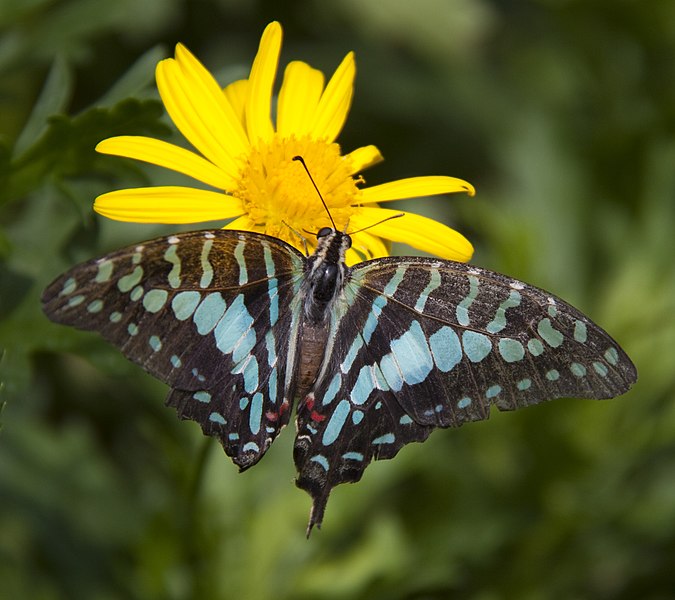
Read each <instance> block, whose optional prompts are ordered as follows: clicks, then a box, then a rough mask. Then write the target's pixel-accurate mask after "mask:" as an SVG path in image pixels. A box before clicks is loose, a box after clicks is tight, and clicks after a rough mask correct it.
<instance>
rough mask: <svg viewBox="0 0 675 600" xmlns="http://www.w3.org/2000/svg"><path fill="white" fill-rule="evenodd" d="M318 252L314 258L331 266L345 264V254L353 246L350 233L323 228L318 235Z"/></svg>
mask: <svg viewBox="0 0 675 600" xmlns="http://www.w3.org/2000/svg"><path fill="white" fill-rule="evenodd" d="M316 240H317V246H316V252H315V253H314V256H318V257H320V258H321V260H322V262H326V263H330V264H340V263H344V260H345V254H346V252H347V250H349V248H351V246H352V238H351V236H350V235H349V234H348V233H345V232H343V231H338V230H337V229H334V228H333V227H322V228H321V229H319V231H318V232H317V233H316Z"/></svg>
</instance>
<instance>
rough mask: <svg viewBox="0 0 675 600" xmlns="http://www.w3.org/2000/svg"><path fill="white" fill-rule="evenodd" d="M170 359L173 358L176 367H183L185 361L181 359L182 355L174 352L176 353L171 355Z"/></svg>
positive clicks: (172, 362) (172, 361)
mask: <svg viewBox="0 0 675 600" xmlns="http://www.w3.org/2000/svg"><path fill="white" fill-rule="evenodd" d="M170 360H171V364H172V365H173V366H174V368H175V369H180V367H181V366H182V364H183V361H182V360H181V359H180V357H179V356H178V355H176V354H174V355H173V356H172V357H171V359H170Z"/></svg>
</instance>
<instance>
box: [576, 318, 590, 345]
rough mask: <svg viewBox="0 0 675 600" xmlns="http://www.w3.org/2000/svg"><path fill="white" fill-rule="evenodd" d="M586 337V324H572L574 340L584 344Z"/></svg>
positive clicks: (578, 322)
mask: <svg viewBox="0 0 675 600" xmlns="http://www.w3.org/2000/svg"><path fill="white" fill-rule="evenodd" d="M587 337H588V332H587V330H586V323H584V322H583V321H578V320H577V321H575V322H574V339H575V340H576V341H577V342H579V343H580V344H585V343H586V339H587Z"/></svg>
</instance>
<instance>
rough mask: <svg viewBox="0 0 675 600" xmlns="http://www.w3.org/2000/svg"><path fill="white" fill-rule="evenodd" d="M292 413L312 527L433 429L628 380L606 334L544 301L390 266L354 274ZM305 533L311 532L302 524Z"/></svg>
mask: <svg viewBox="0 0 675 600" xmlns="http://www.w3.org/2000/svg"><path fill="white" fill-rule="evenodd" d="M331 328H332V330H333V336H332V340H331V342H330V343H329V346H328V348H327V354H326V357H325V360H324V364H323V367H322V369H321V370H320V373H319V377H318V379H317V382H316V385H315V387H314V389H313V390H312V392H311V393H310V394H309V395H308V397H307V398H306V399H304V401H303V402H302V403H301V405H300V407H299V412H298V423H299V425H298V439H297V441H296V453H295V458H296V466H297V467H298V471H299V472H300V476H299V479H298V483H299V485H300V486H301V487H303V488H304V489H306V490H308V491H309V492H310V493H311V494H312V495H313V496H314V497H315V509H314V514H313V515H312V518H313V519H315V518H316V522H317V523H319V522H320V519H321V515H322V512H323V504H322V502H324V499H325V498H327V496H328V492H329V491H330V487H332V486H335V485H337V484H338V483H341V482H345V481H355V480H358V479H359V478H360V477H361V474H362V472H363V470H364V469H365V467H366V466H367V464H368V462H369V461H370V460H371V459H377V458H390V457H392V456H393V455H395V454H396V452H397V451H398V450H399V449H400V448H401V447H402V446H403V445H405V444H407V443H409V442H412V441H422V440H424V439H425V438H426V437H427V436H428V435H429V432H430V431H431V429H432V428H434V427H452V426H459V425H462V424H463V423H464V422H466V421H473V420H479V419H485V418H487V417H488V416H489V413H490V406H491V405H492V404H495V405H497V407H498V408H499V409H501V410H512V409H516V408H519V407H522V406H527V405H530V404H536V403H538V402H541V401H543V400H546V399H551V398H559V397H569V396H571V397H583V398H610V397H613V396H616V395H618V394H621V393H623V392H625V391H626V390H627V389H628V387H629V386H630V384H631V383H632V382H633V381H634V380H635V377H636V373H635V368H634V366H633V365H632V363H631V362H630V359H628V357H627V356H626V355H625V353H624V352H623V351H622V350H621V348H620V347H619V346H618V345H617V344H616V342H614V340H612V339H611V338H610V337H609V335H608V334H607V333H605V332H604V331H603V330H602V329H600V328H599V327H598V326H597V325H595V324H594V323H593V322H591V321H590V320H589V319H588V318H587V317H585V316H584V315H583V314H581V313H580V312H579V311H577V310H576V309H574V308H573V307H572V306H570V305H569V304H567V303H565V302H563V301H562V300H560V299H559V298H556V297H554V296H553V295H551V294H549V293H547V292H545V291H543V290H540V289H537V288H535V287H532V286H529V285H526V284H523V283H521V282H519V281H516V280H513V279H510V278H508V277H505V276H502V275H499V274H497V273H493V272H490V271H486V270H483V269H477V268H475V267H471V266H468V265H464V264H459V263H453V262H449V261H438V260H433V259H426V258H390V259H381V260H375V261H370V262H368V263H364V264H362V265H358V266H357V267H355V268H354V269H353V270H352V271H351V272H350V274H349V275H348V277H347V283H346V285H345V287H344V290H343V292H342V295H341V296H340V297H339V298H338V299H337V300H336V302H335V304H334V306H333V308H332V314H331ZM310 525H311V524H310Z"/></svg>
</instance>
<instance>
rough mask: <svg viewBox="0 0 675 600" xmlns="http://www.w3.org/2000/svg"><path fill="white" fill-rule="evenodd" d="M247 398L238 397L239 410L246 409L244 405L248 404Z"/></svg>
mask: <svg viewBox="0 0 675 600" xmlns="http://www.w3.org/2000/svg"><path fill="white" fill-rule="evenodd" d="M248 403H249V399H248V398H246V397H244V398H240V399H239V410H246V407H247V406H248Z"/></svg>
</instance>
